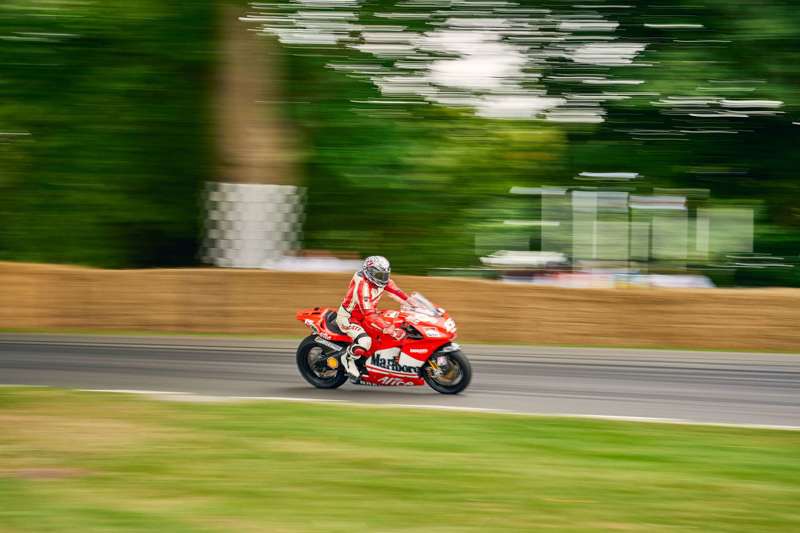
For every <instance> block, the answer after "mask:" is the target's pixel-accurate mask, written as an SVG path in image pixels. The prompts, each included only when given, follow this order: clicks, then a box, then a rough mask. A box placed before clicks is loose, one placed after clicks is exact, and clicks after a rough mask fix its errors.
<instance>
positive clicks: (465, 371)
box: [422, 350, 472, 394]
mask: <svg viewBox="0 0 800 533" xmlns="http://www.w3.org/2000/svg"><path fill="white" fill-rule="evenodd" d="M422 377H423V378H424V379H425V383H427V384H428V385H430V387H431V388H432V389H433V390H435V391H436V392H441V393H442V394H458V393H459V392H461V391H463V390H464V389H466V388H467V386H468V385H469V382H470V381H471V380H472V366H470V364H469V359H467V357H466V356H465V355H464V354H463V353H461V350H454V351H452V352H446V353H442V354H438V355H434V356H433V357H431V358H430V359H429V360H428V362H427V363H425V366H424V367H422Z"/></svg>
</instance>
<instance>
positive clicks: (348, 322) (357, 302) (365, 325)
mask: <svg viewBox="0 0 800 533" xmlns="http://www.w3.org/2000/svg"><path fill="white" fill-rule="evenodd" d="M383 291H386V292H388V293H389V295H391V296H392V297H394V298H395V299H396V300H398V301H401V302H405V301H406V300H408V295H407V294H406V293H405V292H403V291H402V290H400V288H399V287H398V286H397V285H395V283H394V281H393V280H391V279H390V280H389V282H388V283H387V284H386V286H385V287H381V286H379V285H377V284H375V283H372V282H371V281H370V280H368V279H367V278H366V277H365V276H364V275H363V274H362V273H361V271H359V272H356V273H355V274H354V275H353V279H352V280H350V286H349V287H348V289H347V295H346V296H345V297H344V301H342V305H340V306H339V311H338V312H337V313H336V323H337V324H338V326H339V328H341V330H342V331H344V332H345V333H347V335H349V336H350V338H351V339H353V348H352V350H353V352H352V353H354V354H355V355H356V356H361V355H364V354H366V353H367V352H369V350H370V349H371V348H372V337H371V335H370V334H369V333H367V332H368V331H379V332H383V333H387V332H388V330H389V329H390V324H388V323H387V322H386V321H385V320H383V318H381V316H380V315H379V314H378V309H377V303H378V300H380V298H381V296H382V295H383ZM359 348H360V350H359ZM359 352H360V353H359Z"/></svg>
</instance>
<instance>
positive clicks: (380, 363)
mask: <svg viewBox="0 0 800 533" xmlns="http://www.w3.org/2000/svg"><path fill="white" fill-rule="evenodd" d="M398 359H399V356H398V357H393V358H390V357H381V356H380V355H378V354H375V355H373V356H372V360H371V361H370V364H371V365H372V366H376V367H378V368H383V369H385V370H391V371H392V372H407V373H409V374H416V373H417V370H419V368H418V367H414V366H407V365H401V364H400V363H399V362H398Z"/></svg>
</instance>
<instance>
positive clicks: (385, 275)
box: [368, 268, 389, 285]
mask: <svg viewBox="0 0 800 533" xmlns="http://www.w3.org/2000/svg"><path fill="white" fill-rule="evenodd" d="M368 272H369V275H370V277H371V278H372V279H373V280H375V282H376V283H380V284H382V285H385V284H387V283H389V271H388V270H380V269H378V268H370V269H368Z"/></svg>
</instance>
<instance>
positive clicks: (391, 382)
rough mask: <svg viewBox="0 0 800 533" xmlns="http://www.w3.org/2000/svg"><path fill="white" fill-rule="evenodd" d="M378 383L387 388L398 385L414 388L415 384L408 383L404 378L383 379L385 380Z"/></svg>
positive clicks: (382, 379)
mask: <svg viewBox="0 0 800 533" xmlns="http://www.w3.org/2000/svg"><path fill="white" fill-rule="evenodd" d="M378 383H380V384H381V385H386V386H390V387H391V386H396V385H405V386H411V387H413V386H414V383H412V382H410V381H406V380H404V379H403V378H390V377H383V378H381V379H379V380H378Z"/></svg>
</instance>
